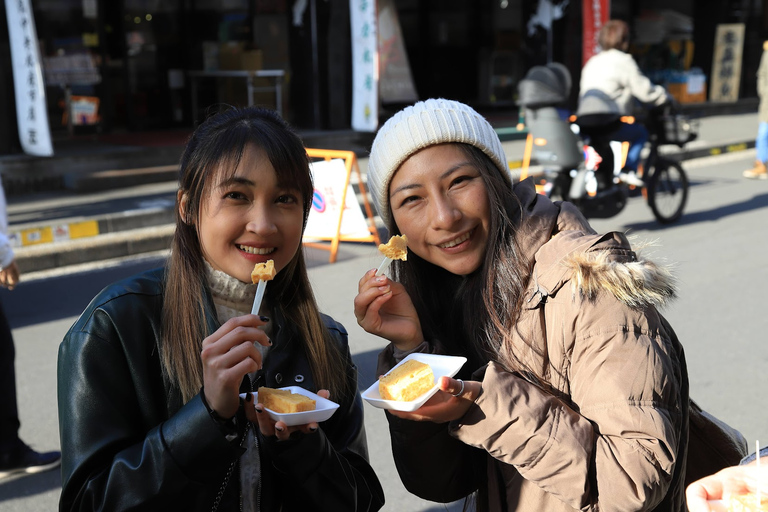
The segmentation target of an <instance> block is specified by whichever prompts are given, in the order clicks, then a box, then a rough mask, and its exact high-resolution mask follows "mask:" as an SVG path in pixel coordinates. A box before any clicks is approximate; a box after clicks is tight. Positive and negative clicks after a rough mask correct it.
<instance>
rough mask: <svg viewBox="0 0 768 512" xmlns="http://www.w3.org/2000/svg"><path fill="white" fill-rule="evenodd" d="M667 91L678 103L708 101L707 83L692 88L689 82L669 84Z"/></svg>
mask: <svg viewBox="0 0 768 512" xmlns="http://www.w3.org/2000/svg"><path fill="white" fill-rule="evenodd" d="M667 90H668V91H669V94H671V95H672V96H673V97H674V98H675V99H676V100H677V101H678V103H704V102H706V101H707V82H706V80H704V83H703V84H696V85H695V86H692V85H691V83H690V82H689V81H686V82H680V83H669V84H667Z"/></svg>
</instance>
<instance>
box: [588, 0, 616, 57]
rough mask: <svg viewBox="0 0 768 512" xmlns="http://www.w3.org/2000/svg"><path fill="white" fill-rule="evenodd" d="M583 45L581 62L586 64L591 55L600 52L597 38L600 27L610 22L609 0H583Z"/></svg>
mask: <svg viewBox="0 0 768 512" xmlns="http://www.w3.org/2000/svg"><path fill="white" fill-rule="evenodd" d="M581 11H582V20H583V21H582V34H583V36H582V46H581V63H582V65H584V64H586V63H587V61H588V60H589V58H590V57H592V56H593V55H596V54H597V53H599V52H600V44H599V43H598V42H597V38H598V36H599V35H600V29H601V28H603V25H605V24H606V23H607V22H608V17H609V15H610V5H609V3H608V0H582V9H581Z"/></svg>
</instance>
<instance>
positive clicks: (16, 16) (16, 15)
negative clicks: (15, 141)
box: [5, 0, 53, 156]
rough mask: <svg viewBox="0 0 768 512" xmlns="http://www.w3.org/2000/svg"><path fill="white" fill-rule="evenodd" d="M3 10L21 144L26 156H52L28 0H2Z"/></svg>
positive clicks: (35, 40) (32, 16) (34, 30)
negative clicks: (6, 24)
mask: <svg viewBox="0 0 768 512" xmlns="http://www.w3.org/2000/svg"><path fill="white" fill-rule="evenodd" d="M5 12H6V17H7V19H8V34H9V37H10V41H11V63H12V65H13V85H14V89H15V93H16V124H17V126H18V129H19V139H20V140H21V147H22V149H23V150H24V152H25V153H27V154H29V155H34V156H51V155H53V145H52V144H51V131H50V127H49V126H48V111H47V110H46V105H45V88H44V86H43V73H42V69H41V67H40V48H39V47H38V43H37V30H36V29H35V18H34V14H33V12H32V6H31V5H30V0H5Z"/></svg>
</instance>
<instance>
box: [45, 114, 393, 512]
mask: <svg viewBox="0 0 768 512" xmlns="http://www.w3.org/2000/svg"><path fill="white" fill-rule="evenodd" d="M180 171H181V174H180V181H179V190H178V194H177V198H178V199H177V208H176V233H175V235H174V239H173V244H172V251H171V255H170V257H169V259H168V262H167V265H166V267H165V268H164V269H162V268H161V269H157V270H153V271H149V272H146V273H144V274H140V275H138V276H134V277H131V278H129V279H127V280H125V281H122V282H119V283H115V284H113V285H111V286H109V287H107V288H106V289H105V290H104V291H102V292H101V293H100V294H99V295H98V296H97V297H96V298H95V299H93V301H92V302H91V304H90V305H89V306H88V308H87V309H86V310H85V312H84V313H83V314H82V315H81V316H80V318H79V319H78V320H77V321H76V322H75V324H74V325H73V326H72V328H71V329H70V330H69V332H68V333H67V335H66V337H65V338H64V341H63V342H62V344H61V347H60V349H59V363H58V365H59V366H58V372H59V374H58V393H59V420H60V431H61V446H62V453H63V464H62V480H63V489H62V495H61V505H60V507H61V509H62V510H109V511H116V510H128V509H131V510H133V509H143V510H185V511H186V510H201V511H203V510H204V511H210V510H246V511H268V510H269V511H271V510H283V511H286V510H297V511H298V510H301V511H303V510H309V509H315V510H320V509H323V508H325V507H328V506H330V507H331V509H333V510H349V511H358V510H378V509H379V508H380V507H381V506H382V504H383V502H384V498H383V493H382V490H381V487H380V485H379V482H378V479H377V478H376V475H375V474H374V472H373V470H372V468H371V467H370V465H369V463H368V456H367V446H366V440H365V430H364V425H363V408H362V402H361V399H360V395H359V393H358V391H357V370H356V367H355V366H354V364H353V362H352V359H351V357H350V352H349V347H348V343H347V332H346V330H345V329H344V327H343V326H341V325H340V324H339V323H337V322H335V321H334V320H333V319H331V318H330V317H327V316H325V315H322V314H321V313H320V312H319V310H318V307H317V304H316V302H315V298H314V295H313V293H312V289H311V286H310V283H309V280H308V277H307V268H306V264H305V261H304V256H303V253H302V249H301V237H302V233H303V230H304V227H305V225H306V221H307V217H308V215H309V209H310V206H311V200H312V194H313V186H312V180H311V175H310V172H309V160H308V157H307V154H306V151H305V149H304V147H303V145H302V143H301V140H300V139H299V137H298V136H297V135H296V134H295V133H294V132H293V131H292V130H291V129H290V127H289V126H288V125H287V124H286V123H285V122H284V121H283V120H282V119H281V118H280V117H279V116H278V115H277V114H275V113H274V112H272V111H270V110H266V109H258V108H245V109H231V110H229V111H226V112H224V113H221V114H218V115H216V116H213V117H211V118H209V119H208V120H206V121H205V122H204V123H202V124H201V125H200V126H199V127H198V129H197V130H196V131H195V133H194V134H193V135H192V137H191V139H190V141H189V143H188V145H187V148H186V150H185V152H184V155H183V156H182V159H181V170H180ZM267 260H273V262H274V266H275V270H276V271H277V275H276V276H275V278H274V280H272V281H269V284H268V286H267V288H266V296H265V298H264V301H263V303H262V306H261V309H260V311H259V312H258V315H254V314H250V311H251V306H252V304H253V300H254V295H255V293H256V286H257V285H254V284H252V283H251V271H252V270H253V268H254V265H255V264H256V263H264V262H266V261H267ZM259 386H267V387H272V388H278V387H285V386H301V387H303V388H305V389H307V390H310V391H313V392H316V393H317V394H318V395H320V396H322V397H324V398H329V397H330V399H331V400H333V401H334V402H336V403H338V404H339V408H338V410H337V411H336V412H335V413H334V415H333V416H332V417H331V418H330V419H329V420H327V421H325V422H323V423H321V424H318V423H316V422H311V423H308V424H305V425H298V426H288V425H286V424H285V422H283V421H277V422H275V421H274V420H272V419H271V418H270V417H269V416H268V414H267V412H265V411H264V410H263V407H262V406H261V405H260V404H259V405H257V406H254V403H253V399H252V395H251V392H252V391H254V390H256V389H258V387H259ZM241 393H244V396H245V399H242V398H240V394H241Z"/></svg>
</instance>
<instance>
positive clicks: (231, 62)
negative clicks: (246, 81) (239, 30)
mask: <svg viewBox="0 0 768 512" xmlns="http://www.w3.org/2000/svg"><path fill="white" fill-rule="evenodd" d="M243 45H244V43H243V42H241V41H237V42H236V41H231V42H228V43H221V44H220V45H219V69H221V70H225V71H229V70H233V69H241V68H240V56H241V55H242V54H243Z"/></svg>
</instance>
